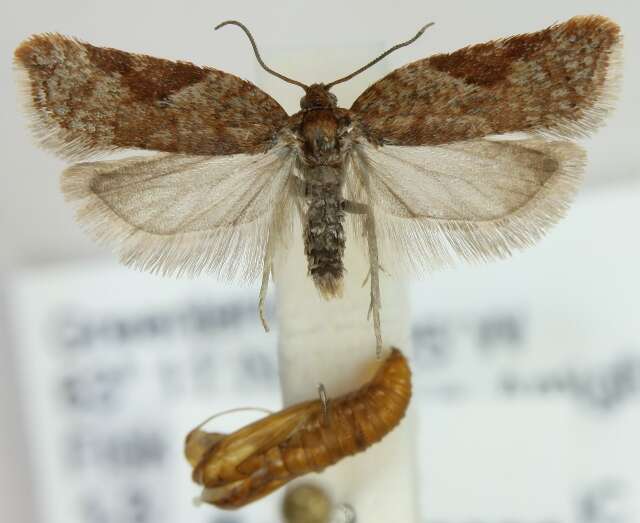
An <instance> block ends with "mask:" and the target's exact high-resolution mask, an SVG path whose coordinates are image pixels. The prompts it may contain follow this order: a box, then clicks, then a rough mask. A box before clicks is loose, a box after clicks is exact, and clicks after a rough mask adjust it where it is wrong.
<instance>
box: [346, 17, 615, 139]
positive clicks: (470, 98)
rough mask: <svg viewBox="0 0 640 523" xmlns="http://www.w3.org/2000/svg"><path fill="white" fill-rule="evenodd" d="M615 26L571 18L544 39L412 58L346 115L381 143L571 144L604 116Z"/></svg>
mask: <svg viewBox="0 0 640 523" xmlns="http://www.w3.org/2000/svg"><path fill="white" fill-rule="evenodd" d="M620 44H621V35H620V28H619V27H618V26H617V25H616V24H615V23H614V22H612V21H611V20H609V19H607V18H604V17H601V16H585V17H575V18H572V19H571V20H569V21H567V22H565V23H562V24H557V25H554V26H552V27H549V28H548V29H545V30H543V31H539V32H536V33H531V34H524V35H519V36H513V37H510V38H506V39H502V40H495V41H491V42H487V43H484V44H479V45H473V46H470V47H465V48H463V49H460V50H458V51H456V52H454V53H450V54H440V55H435V56H432V57H430V58H426V59H423V60H418V61H416V62H413V63H411V64H408V65H406V66H404V67H401V68H400V69H396V70H395V71H393V72H391V73H390V74H389V75H387V76H386V77H384V78H383V79H381V80H380V81H378V82H376V83H374V84H373V85H372V86H370V87H369V88H368V89H367V90H366V91H365V92H364V93H362V95H360V97H358V99H357V100H356V101H355V102H354V104H353V106H352V108H351V110H352V111H353V112H355V113H357V115H358V118H359V120H360V121H361V122H362V123H363V124H364V125H365V126H366V127H367V128H368V130H369V132H370V133H371V135H372V136H373V137H375V138H377V139H378V140H381V141H384V142H386V143H392V144H396V145H438V144H444V143H451V142H456V141H460V140H467V139H470V138H479V137H483V136H487V135H490V134H500V133H507V132H517V131H521V132H533V133H536V132H539V133H549V134H554V135H559V136H565V137H571V136H580V135H584V134H586V133H587V132H588V131H590V130H592V129H593V128H594V127H595V126H597V125H598V124H599V123H600V122H601V120H602V118H603V116H604V114H605V113H606V109H608V108H609V103H608V102H609V101H610V100H609V99H608V97H607V95H608V94H609V84H610V80H611V78H610V74H608V70H609V66H610V65H611V64H610V63H611V62H612V61H613V60H615V55H614V53H615V51H616V50H618V49H619V48H620Z"/></svg>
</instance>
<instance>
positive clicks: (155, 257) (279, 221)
mask: <svg viewBox="0 0 640 523" xmlns="http://www.w3.org/2000/svg"><path fill="white" fill-rule="evenodd" d="M160 156H172V154H171V153H168V154H165V155H157V157H160ZM130 159H131V158H130ZM130 159H128V160H130ZM90 166H91V163H80V164H76V165H73V166H71V167H69V168H67V169H66V170H65V171H64V172H63V175H62V179H61V188H62V191H63V193H64V195H65V199H66V200H67V201H69V202H71V203H73V204H76V206H77V212H76V219H77V221H78V222H79V223H80V225H81V226H82V228H83V229H85V230H86V232H87V233H88V234H89V235H90V236H91V237H92V238H93V239H94V240H95V241H96V242H97V243H99V244H101V245H104V246H107V247H109V248H110V249H112V250H114V251H115V252H116V253H117V254H118V256H119V257H120V260H121V262H122V263H123V264H125V265H127V266H129V267H132V268H135V269H138V270H142V271H146V272H150V273H153V274H159V275H162V276H171V277H181V276H187V277H197V276H199V275H201V274H203V273H214V274H216V275H218V276H219V277H220V278H222V279H225V280H231V281H236V282H240V283H250V282H253V281H255V280H256V279H257V278H258V277H259V276H260V275H261V274H262V267H263V263H264V253H265V251H266V248H267V244H268V241H269V234H274V235H275V240H276V241H279V242H282V243H283V244H286V241H287V231H288V230H290V228H291V225H290V223H289V220H290V216H291V212H290V211H291V209H290V205H291V202H290V201H289V200H290V199H288V198H283V199H282V201H281V202H276V203H277V204H274V210H273V212H271V213H266V214H264V215H262V216H261V217H259V218H257V219H255V220H253V221H250V222H247V223H240V224H234V225H233V226H229V225H226V226H224V225H223V226H217V227H211V228H210V229H209V230H206V231H202V230H199V231H194V232H181V233H175V234H156V233H150V232H147V231H145V230H142V229H141V228H139V227H137V226H136V225H133V224H131V223H129V222H127V221H126V220H125V219H124V218H123V217H121V216H119V215H118V214H117V213H116V212H115V211H114V209H112V208H111V207H110V206H109V205H107V203H106V202H105V201H104V200H103V199H101V198H100V197H99V196H98V195H97V194H96V193H95V192H94V191H93V190H92V188H91V181H92V176H90V175H88V173H87V169H88V168H90ZM287 183H288V182H287ZM286 189H287V188H286V187H285V188H283V192H285V193H286ZM156 210H157V211H161V209H156ZM249 239H250V240H251V241H249Z"/></svg>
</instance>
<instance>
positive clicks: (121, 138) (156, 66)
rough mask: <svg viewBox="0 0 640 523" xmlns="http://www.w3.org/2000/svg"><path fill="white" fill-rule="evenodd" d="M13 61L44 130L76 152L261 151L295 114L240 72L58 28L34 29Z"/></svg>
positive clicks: (62, 151) (78, 156)
mask: <svg viewBox="0 0 640 523" xmlns="http://www.w3.org/2000/svg"><path fill="white" fill-rule="evenodd" d="M14 62H15V65H16V68H17V70H18V71H19V73H20V74H21V76H22V88H23V90H24V94H25V95H26V96H25V99H26V102H27V110H28V113H29V114H30V116H31V119H32V127H33V129H34V131H35V133H36V136H37V137H38V139H39V140H40V142H41V143H42V145H44V146H45V147H46V148H49V149H52V150H54V151H55V152H56V153H58V154H59V155H61V156H63V157H65V158H68V159H72V160H82V159H87V158H89V157H91V156H92V155H95V153H100V152H105V151H113V150H116V149H122V148H125V149H131V148H135V149H150V150H154V151H165V152H175V153H183V154H203V155H220V154H238V153H253V152H259V151H260V152H261V151H263V150H264V149H265V148H266V147H267V145H269V144H270V141H271V140H272V138H273V136H274V133H275V132H276V131H277V130H279V129H280V128H281V127H282V126H283V125H284V123H285V122H286V120H287V114H286V112H285V111H284V109H282V107H280V105H279V104H278V103H277V102H276V101H275V100H274V99H273V98H271V97H270V96H269V95H267V94H266V93H264V92H263V91H261V90H260V89H258V88H257V87H255V86H254V85H252V84H251V83H249V82H247V81H245V80H242V79H240V78H238V77H237V76H234V75H232V74H229V73H225V72H222V71H218V70H216V69H212V68H205V67H198V66H196V65H193V64H190V63H186V62H173V61H170V60H163V59H160V58H153V57H150V56H145V55H139V54H132V53H126V52H123V51H119V50H116V49H108V48H101V47H95V46H93V45H90V44H87V43H83V42H80V41H78V40H75V39H72V38H68V37H65V36H62V35H59V34H40V35H34V36H32V37H31V38H29V39H28V40H26V41H25V42H23V43H22V45H20V47H18V49H16V52H15V59H14Z"/></svg>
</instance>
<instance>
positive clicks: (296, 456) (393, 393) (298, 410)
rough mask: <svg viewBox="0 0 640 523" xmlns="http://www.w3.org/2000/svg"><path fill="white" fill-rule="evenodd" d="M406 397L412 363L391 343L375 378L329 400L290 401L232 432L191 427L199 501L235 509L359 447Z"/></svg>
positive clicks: (396, 415)
mask: <svg viewBox="0 0 640 523" xmlns="http://www.w3.org/2000/svg"><path fill="white" fill-rule="evenodd" d="M410 399H411V370H410V369H409V365H408V364H407V360H406V359H405V357H404V356H403V355H402V353H401V352H400V351H399V350H398V349H392V350H391V353H390V355H389V356H388V357H387V359H386V360H385V361H384V362H382V364H381V365H380V367H379V368H378V371H377V373H376V374H375V375H374V377H373V378H372V379H371V380H370V381H369V382H368V383H366V384H365V385H363V386H362V387H361V388H359V389H358V390H355V391H353V392H351V393H348V394H346V395H344V396H340V397H337V398H335V399H331V400H326V398H321V399H317V400H312V401H306V402H303V403H298V404H297V405H292V406H291V407H288V408H286V409H284V410H282V411H280V412H276V413H274V414H270V415H269V416H266V417H264V418H262V419H259V420H258V421H255V422H254V423H251V424H249V425H247V426H245V427H243V428H241V429H239V430H237V431H236V432H234V433H232V434H220V433H213V432H206V431H204V430H202V428H201V427H202V425H200V426H198V427H196V428H195V429H194V430H192V431H191V432H190V433H189V435H188V436H187V438H186V442H185V454H186V457H187V459H188V461H189V463H190V464H191V466H192V467H193V480H194V481H195V482H196V483H198V484H200V485H202V486H203V487H204V490H203V492H202V495H201V497H200V499H201V501H204V502H206V503H210V504H213V505H216V506H217V507H219V508H224V509H233V508H238V507H241V506H244V505H246V504H248V503H251V502H252V501H255V500H257V499H260V498H261V497H263V496H266V495H267V494H269V493H271V492H273V491H274V490H276V489H278V488H280V487H281V486H283V485H285V484H286V483H288V482H289V481H291V480H292V479H294V478H296V477H299V476H302V475H304V474H307V473H308V472H320V471H322V470H323V469H325V468H326V467H328V466H329V465H333V464H334V463H337V462H338V461H340V460H341V459H342V458H344V457H346V456H350V455H353V454H356V453H358V452H362V451H364V450H366V449H367V448H368V447H370V446H371V445H373V444H374V443H376V442H378V441H380V440H381V439H382V438H383V437H384V436H385V435H386V434H388V433H389V432H391V430H393V428H394V427H396V425H398V423H399V422H400V420H401V419H402V418H403V417H404V414H405V412H406V410H407V406H408V405H409V400H410Z"/></svg>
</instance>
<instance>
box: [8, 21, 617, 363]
mask: <svg viewBox="0 0 640 523" xmlns="http://www.w3.org/2000/svg"><path fill="white" fill-rule="evenodd" d="M227 24H233V25H236V26H239V27H240V28H241V29H242V30H243V31H244V32H245V33H246V35H247V36H248V38H249V40H250V42H251V44H252V46H253V48H254V52H255V55H256V58H257V60H258V62H259V63H260V65H261V66H262V67H263V68H264V69H265V70H266V71H268V72H269V73H271V74H274V75H275V76H277V77H278V78H281V79H282V80H284V81H286V82H289V83H292V84H295V85H297V86H299V87H301V88H302V89H303V90H304V96H303V97H302V98H301V100H300V111H299V112H297V113H296V114H293V115H288V114H287V113H286V112H285V111H284V109H283V108H282V107H281V106H280V105H279V104H278V102H276V101H275V100H274V99H273V98H271V97H270V96H269V95H268V94H266V93H264V92H263V91H261V90H260V89H259V88H258V87H256V86H254V85H252V84H251V83H249V82H247V81H244V80H241V79H240V78H238V77H236V76H234V75H232V74H229V73H226V72H222V71H218V70H216V69H213V68H208V67H198V66H196V65H193V64H190V63H186V62H172V61H169V60H163V59H160V58H153V57H150V56H144V55H138V54H131V53H126V52H123V51H118V50H115V49H107V48H101V47H95V46H93V45H90V44H87V43H84V42H81V41H79V40H75V39H73V38H68V37H65V36H62V35H59V34H40V35H34V36H32V37H30V38H29V39H28V40H26V41H25V42H24V43H23V44H22V45H20V46H19V47H18V49H17V50H16V51H15V64H16V66H17V69H18V70H19V71H20V73H21V75H22V77H23V80H22V83H23V86H24V92H25V95H26V100H27V110H28V112H29V115H30V117H31V123H32V127H33V129H34V131H35V134H36V136H37V137H38V138H39V141H40V143H41V144H42V145H43V146H44V147H46V148H48V149H51V150H53V151H54V152H56V153H58V154H59V155H61V156H62V157H64V158H67V159H70V160H86V159H89V158H91V157H92V156H95V155H98V154H104V153H110V152H114V151H118V150H121V149H139V150H147V151H154V152H155V154H153V155H146V156H133V157H130V158H125V159H118V160H110V161H109V160H107V161H104V160H101V161H93V162H84V163H78V164H76V165H73V166H72V167H70V168H68V169H67V170H66V171H64V173H63V175H62V190H63V191H64V193H65V195H66V197H67V198H68V199H69V200H71V201H73V202H76V203H77V204H78V205H79V211H78V218H79V220H80V222H81V223H83V224H84V225H85V226H86V227H87V228H88V229H89V230H90V231H91V233H92V234H93V235H94V236H95V237H96V238H97V239H98V240H99V241H101V242H104V243H106V244H108V245H110V246H111V247H113V248H115V250H116V251H118V253H119V254H120V256H121V258H122V260H123V261H124V263H126V264H128V265H132V266H135V267H138V268H141V269H144V270H149V271H153V272H159V273H163V274H171V275H180V274H189V275H196V274H199V273H203V272H209V273H216V274H218V275H219V276H221V277H223V278H231V279H233V278H239V279H244V280H254V279H257V278H259V277H260V275H261V276H262V286H261V290H260V298H259V311H260V317H261V319H262V320H263V324H264V325H265V328H266V321H265V320H264V314H263V304H264V299H265V296H266V292H267V286H268V282H269V278H270V275H271V273H272V265H273V258H274V252H275V251H276V250H277V249H280V248H285V247H286V246H287V244H288V241H289V239H290V237H291V231H292V227H293V223H294V222H293V220H294V219H299V220H300V221H301V224H302V231H303V232H302V234H303V236H304V249H305V254H306V257H307V260H308V273H309V275H310V277H311V278H312V279H313V282H314V283H315V286H316V288H317V289H318V291H319V293H320V294H321V295H322V296H323V297H325V298H328V299H329V298H334V297H337V296H340V295H341V292H342V281H343V275H344V271H345V267H344V265H343V253H344V249H345V238H346V237H347V236H346V232H347V231H348V230H349V228H351V230H352V231H353V232H354V237H355V238H356V240H355V241H358V242H360V243H361V244H362V247H361V248H363V249H365V251H366V253H367V254H368V257H369V264H370V270H369V277H368V279H369V284H370V294H371V306H370V313H372V314H373V326H374V333H375V338H376V346H377V348H378V351H380V349H381V347H382V335H381V331H380V308H381V299H380V288H379V272H380V270H381V267H385V268H386V269H387V270H392V271H393V272H394V273H402V272H406V271H408V272H418V273H420V272H425V271H426V272H428V271H430V270H432V269H434V268H436V267H438V266H441V265H443V264H444V265H446V264H450V263H452V262H454V261H455V260H456V259H459V258H462V259H464V260H489V259H494V258H501V257H504V256H507V255H509V254H510V253H511V251H512V250H513V249H514V248H522V247H526V246H528V245H531V244H533V243H534V242H535V241H536V240H538V239H539V238H540V237H541V236H542V235H543V234H544V233H545V231H546V230H547V229H548V228H549V227H550V226H551V225H552V224H554V223H556V222H557V221H558V220H559V219H560V218H561V217H562V215H563V214H564V213H565V210H566V208H567V205H568V203H569V201H570V200H571V198H572V196H573V194H574V193H575V191H576V188H577V185H578V182H579V179H580V174H581V172H582V170H583V168H584V164H585V153H584V152H583V151H582V149H581V148H580V147H579V146H577V145H575V144H574V143H572V142H570V141H568V139H570V138H576V137H582V136H586V135H588V134H589V133H590V132H591V131H593V130H594V129H596V127H598V126H599V125H600V124H601V123H602V122H603V120H604V118H605V116H606V115H607V113H608V112H609V110H610V109H611V107H612V102H613V98H614V93H615V85H616V83H617V79H618V76H619V75H618V74H617V71H619V64H620V50H621V46H622V37H621V34H620V28H619V27H618V26H617V25H616V24H615V23H614V22H612V21H611V20H609V19H607V18H604V17H602V16H579V17H575V18H572V19H570V20H568V21H567V22H564V23H559V24H556V25H553V26H551V27H549V28H547V29H544V30H542V31H539V32H535V33H530V34H523V35H519V36H512V37H509V38H505V39H500V40H494V41H490V42H488V43H484V44H478V45H472V46H469V47H465V48H463V49H460V50H458V51H455V52H452V53H448V54H438V55H434V56H431V57H429V58H424V59H422V60H418V61H416V62H413V63H410V64H408V65H405V66H404V67H401V68H399V69H396V70H395V71H393V72H391V73H390V74H388V75H387V76H385V77H384V78H382V79H381V80H378V81H377V82H375V83H374V84H373V85H371V86H370V87H369V88H368V89H366V90H365V91H364V92H363V93H362V94H361V95H360V96H359V97H358V98H357V99H356V101H355V102H354V103H353V104H352V105H351V107H350V108H349V109H346V108H342V107H339V106H338V103H337V99H336V96H335V95H334V94H333V93H332V92H331V89H332V88H333V87H334V86H335V85H337V84H339V83H341V82H345V81H347V80H349V79H351V78H353V77H354V76H355V75H357V74H360V73H361V72H362V71H364V70H365V69H367V68H368V67H370V66H371V65H373V64H374V63H376V62H377V61H378V60H380V59H382V58H383V57H385V56H386V55H388V54H389V53H390V52H393V51H395V50H396V49H399V48H401V47H403V46H405V45H408V44H410V43H412V42H413V41H415V40H416V39H417V38H418V37H419V36H420V35H421V34H422V33H423V32H424V30H425V29H426V27H424V28H422V29H421V30H420V32H418V34H417V35H416V36H415V37H414V38H412V39H411V40H409V41H407V42H403V43H401V44H398V45H396V46H394V47H392V48H391V49H389V50H388V51H386V52H385V53H383V54H382V55H381V56H379V57H378V58H376V59H375V60H373V61H372V62H370V63H369V64H367V65H365V66H364V67H361V68H360V69H358V70H357V71H355V72H354V73H352V74H349V75H348V76H345V77H343V78H340V79H338V80H334V81H333V82H330V83H326V84H325V83H314V84H311V85H305V84H303V83H301V82H298V81H296V80H292V79H290V78H287V77H286V76H284V75H282V74H280V73H278V72H276V71H273V70H272V69H270V68H269V67H267V66H266V64H265V63H264V61H263V60H262V58H261V56H260V53H259V52H258V49H257V46H256V43H255V41H254V39H253V37H252V35H251V33H250V32H249V31H248V29H247V28H246V27H245V26H244V25H242V24H241V23H239V22H236V21H227V22H224V23H222V24H220V26H218V27H222V26H224V25H227ZM514 133H516V134H515V135H514Z"/></svg>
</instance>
